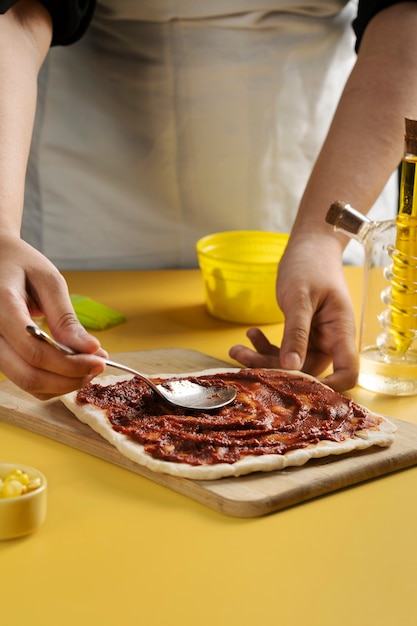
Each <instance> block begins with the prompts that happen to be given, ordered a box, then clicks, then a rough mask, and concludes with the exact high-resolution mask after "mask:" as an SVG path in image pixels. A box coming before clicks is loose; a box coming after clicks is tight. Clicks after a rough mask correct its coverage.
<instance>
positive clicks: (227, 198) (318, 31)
mask: <svg viewBox="0 0 417 626" xmlns="http://www.w3.org/2000/svg"><path fill="white" fill-rule="evenodd" d="M345 5H346V2H344V1H343V0H328V1H325V0H321V1H320V0H316V1H313V0H310V2H308V1H307V2H302V1H301V0H300V1H299V2H297V1H296V0H292V1H291V0H288V1H287V2H286V1H285V0H99V1H98V6H97V11H96V14H95V16H94V20H93V23H92V25H91V27H90V29H89V30H88V32H87V34H86V35H85V36H84V38H83V39H82V40H81V41H79V42H77V43H76V44H75V45H73V46H69V47H57V48H53V49H52V50H51V51H50V54H49V56H48V60H47V62H46V64H45V67H44V68H43V70H42V73H41V77H40V91H39V106H38V111H37V119H36V124H35V130H34V137H33V142H32V150H31V155H30V161H29V168H28V177H27V189H26V201H25V213H24V224H23V231H22V234H23V237H24V238H25V239H26V240H27V241H29V242H30V243H32V244H33V245H35V247H37V248H38V249H40V250H41V251H42V252H43V253H44V254H45V255H46V256H47V257H48V258H50V259H51V260H52V261H53V262H54V263H55V264H56V265H57V266H58V267H59V268H61V269H156V268H179V267H193V266H196V264H197V259H196V253H195V243H196V241H197V239H198V238H199V237H202V236H203V235H206V234H208V233H211V232H216V231H220V230H230V229H265V230H276V231H282V232H288V231H289V230H290V228H291V225H292V223H293V219H294V217H295V212H296V210H297V207H298V203H299V201H300V198H301V195H302V192H303V190H304V186H305V183H306V181H307V178H308V176H309V174H310V171H311V168H312V165H313V162H314V160H315V158H316V156H317V154H318V151H319V149H320V147H321V144H322V142H323V140H324V137H325V134H326V132H327V129H328V126H329V124H330V121H331V118H332V115H333V112H334V109H335V106H336V104H337V101H338V99H339V96H340V93H341V90H342V88H343V86H344V84H345V81H346V78H347V76H348V74H349V72H350V69H351V67H352V65H353V63H354V59H355V54H354V35H353V31H352V28H351V21H352V19H353V16H354V14H355V8H356V2H353V3H352V2H350V3H348V4H347V5H346V6H345ZM342 9H343V10H342ZM391 208H392V212H391V214H393V213H394V211H395V201H394V202H392V204H391Z"/></svg>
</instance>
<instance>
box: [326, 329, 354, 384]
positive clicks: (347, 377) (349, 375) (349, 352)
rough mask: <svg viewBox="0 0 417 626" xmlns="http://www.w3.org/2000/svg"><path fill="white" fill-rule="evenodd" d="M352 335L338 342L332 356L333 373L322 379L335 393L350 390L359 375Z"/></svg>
mask: <svg viewBox="0 0 417 626" xmlns="http://www.w3.org/2000/svg"><path fill="white" fill-rule="evenodd" d="M352 337H354V335H353V334H351V335H349V336H345V337H343V338H342V340H341V341H340V342H338V344H337V346H336V350H335V354H334V356H333V373H332V374H329V375H328V376H326V377H325V378H323V382H325V383H326V385H329V387H332V389H335V390H336V391H340V392H342V391H347V390H348V389H352V388H353V387H354V386H355V385H356V383H357V381H358V374H359V355H358V352H357V349H356V345H355V342H354V341H353V340H352Z"/></svg>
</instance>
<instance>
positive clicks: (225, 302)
mask: <svg viewBox="0 0 417 626" xmlns="http://www.w3.org/2000/svg"><path fill="white" fill-rule="evenodd" d="M288 237H289V236H288V235H287V234H283V233H272V232H268V231H248V230H235V231H229V232H223V233H215V234H212V235H207V237H203V238H202V239H199V241H198V242H197V255H198V262H199V265H200V269H201V272H202V276H203V281H204V292H205V299H206V306H207V309H208V311H209V313H211V315H213V316H214V317H218V318H220V319H223V320H227V321H229V322H237V323H240V324H271V323H278V322H282V321H283V320H284V316H283V314H282V311H281V310H280V308H279V307H278V304H277V302H276V289H275V285H276V279H277V272H278V263H279V261H280V259H281V256H282V254H283V252H284V250H285V246H286V245H287V242H288Z"/></svg>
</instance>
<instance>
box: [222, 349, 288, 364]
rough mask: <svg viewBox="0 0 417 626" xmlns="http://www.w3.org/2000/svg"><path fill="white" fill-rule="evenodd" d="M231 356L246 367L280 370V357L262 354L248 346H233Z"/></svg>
mask: <svg viewBox="0 0 417 626" xmlns="http://www.w3.org/2000/svg"><path fill="white" fill-rule="evenodd" d="M229 356H230V357H231V358H232V359H235V360H236V361H238V362H239V363H242V364H243V365H245V366H246V367H261V368H271V367H277V368H279V357H277V356H276V357H271V356H269V355H265V354H260V353H259V352H255V351H254V350H252V349H251V348H248V347H247V346H241V345H237V346H233V348H231V349H230V351H229Z"/></svg>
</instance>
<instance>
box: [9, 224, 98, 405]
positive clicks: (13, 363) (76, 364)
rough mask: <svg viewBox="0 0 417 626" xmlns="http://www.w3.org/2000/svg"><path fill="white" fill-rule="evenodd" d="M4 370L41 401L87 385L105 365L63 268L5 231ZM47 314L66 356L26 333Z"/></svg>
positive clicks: (50, 325)
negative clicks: (77, 310) (77, 308)
mask: <svg viewBox="0 0 417 626" xmlns="http://www.w3.org/2000/svg"><path fill="white" fill-rule="evenodd" d="M0 303H1V306H0V370H1V371H2V372H3V373H4V374H5V375H6V376H7V377H8V378H9V379H10V380H11V381H13V382H14V383H15V384H16V385H18V386H19V387H21V388H22V389H23V390H25V391H27V392H29V393H31V394H32V395H33V396H35V397H36V398H38V399H40V400H46V399H48V398H52V397H54V396H58V395H61V394H64V393H68V392H70V391H73V390H75V389H78V388H80V387H82V386H83V385H84V384H86V382H88V381H89V380H91V379H92V378H94V377H95V376H97V375H98V374H101V373H102V372H103V371H104V369H105V364H104V361H103V359H102V358H101V357H105V356H107V355H106V353H105V352H104V350H101V348H100V343H99V341H98V340H97V339H96V338H95V337H93V336H92V335H90V334H89V333H87V331H86V330H85V329H84V328H83V326H82V325H81V324H80V323H79V321H78V319H77V317H76V315H75V312H74V309H73V307H72V304H71V301H70V297H69V293H68V288H67V285H66V283H65V280H64V278H63V277H62V275H61V274H60V273H59V271H58V270H57V269H56V268H55V267H54V265H52V263H50V262H49V261H48V260H47V259H46V258H45V257H44V256H43V255H42V254H41V253H40V252H38V251H37V250H35V249H34V248H32V247H31V246H29V245H28V244H27V243H25V242H24V241H22V240H21V239H20V238H19V237H17V236H15V235H12V234H10V233H9V232H5V233H4V232H3V233H0ZM41 316H45V319H46V322H47V325H48V327H49V329H50V332H51V334H52V335H53V336H54V337H55V339H56V340H57V341H59V342H60V343H62V344H65V345H68V346H69V347H70V348H72V349H73V350H74V351H76V352H79V353H80V354H75V355H66V354H64V353H62V352H59V351H58V350H56V349H55V348H53V347H52V346H48V345H47V344H45V343H43V342H41V341H36V340H35V339H34V338H33V337H31V336H30V335H29V333H27V332H26V326H28V325H30V324H33V319H32V318H36V317H41Z"/></svg>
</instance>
